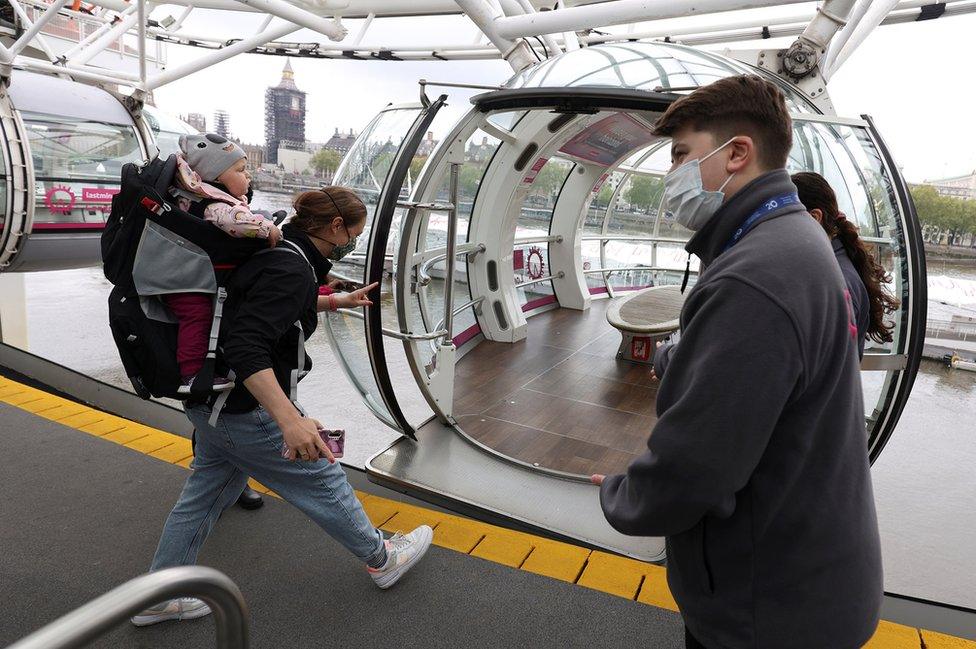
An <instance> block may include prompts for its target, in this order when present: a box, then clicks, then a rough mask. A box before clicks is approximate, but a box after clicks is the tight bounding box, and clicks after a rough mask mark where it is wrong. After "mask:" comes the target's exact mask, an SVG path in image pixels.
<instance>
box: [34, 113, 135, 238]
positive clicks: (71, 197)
mask: <svg viewBox="0 0 976 649" xmlns="http://www.w3.org/2000/svg"><path fill="white" fill-rule="evenodd" d="M21 116H22V118H23V121H24V128H25V129H26V131H27V139H28V142H29V144H30V153H31V158H32V159H33V162H34V178H35V192H36V208H35V212H34V229H35V230H37V229H39V228H38V225H40V226H41V228H40V229H43V228H44V224H61V223H97V224H100V223H104V221H105V219H106V218H107V217H108V212H109V208H110V204H111V201H112V196H113V195H114V194H116V193H117V192H118V188H119V177H120V176H121V173H122V165H124V164H126V163H129V162H140V161H141V160H142V157H143V155H142V150H141V149H140V147H139V140H138V138H137V136H136V131H135V128H134V127H133V126H131V125H123V124H108V123H102V122H93V121H88V120H83V119H78V118H71V117H65V116H63V115H51V114H45V113H31V112H23V113H21Z"/></svg>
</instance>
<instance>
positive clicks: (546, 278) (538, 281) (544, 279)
mask: <svg viewBox="0 0 976 649" xmlns="http://www.w3.org/2000/svg"><path fill="white" fill-rule="evenodd" d="M563 277H566V272H565V271H562V270H561V271H559V272H558V273H556V274H555V275H545V276H543V277H537V278H535V279H530V280H529V281H527V282H522V283H521V284H516V285H515V288H525V287H526V286H532V285H533V284H541V283H542V282H548V281H549V280H551V279H562V278H563Z"/></svg>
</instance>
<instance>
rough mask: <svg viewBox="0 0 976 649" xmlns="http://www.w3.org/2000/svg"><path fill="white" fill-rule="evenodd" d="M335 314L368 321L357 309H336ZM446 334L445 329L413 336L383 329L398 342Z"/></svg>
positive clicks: (386, 334)
mask: <svg viewBox="0 0 976 649" xmlns="http://www.w3.org/2000/svg"><path fill="white" fill-rule="evenodd" d="M335 312H336V313H341V314H342V315H347V316H349V317H350V318H356V319H357V320H365V319H366V316H365V315H363V313H362V312H361V311H357V310H356V309H336V310H335ZM446 333H447V332H446V331H444V330H443V329H439V330H437V331H432V332H430V333H426V334H411V333H405V332H402V331H396V330H394V329H387V328H386V327H383V335H384V336H387V337H388V338H396V339H397V340H434V339H435V338H440V337H441V336H443V335H444V334H446Z"/></svg>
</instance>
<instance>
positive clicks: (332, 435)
mask: <svg viewBox="0 0 976 649" xmlns="http://www.w3.org/2000/svg"><path fill="white" fill-rule="evenodd" d="M319 437H321V438H322V441H323V442H325V445H326V446H328V447H329V450H330V451H332V457H335V458H340V457H342V453H343V451H344V450H345V447H346V431H344V430H341V429H339V430H329V429H327V428H319ZM289 450H290V449H289V448H288V444H287V442H284V441H282V442H281V457H288V451H289Z"/></svg>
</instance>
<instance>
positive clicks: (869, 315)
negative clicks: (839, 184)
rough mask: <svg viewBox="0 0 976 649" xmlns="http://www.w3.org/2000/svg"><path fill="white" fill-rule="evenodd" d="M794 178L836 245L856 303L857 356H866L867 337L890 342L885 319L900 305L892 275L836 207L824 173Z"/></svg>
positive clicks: (802, 198) (809, 208) (805, 173)
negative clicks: (891, 288) (892, 287)
mask: <svg viewBox="0 0 976 649" xmlns="http://www.w3.org/2000/svg"><path fill="white" fill-rule="evenodd" d="M792 178H793V184H795V185H796V188H797V191H798V193H799V195H800V202H801V203H803V205H804V206H805V207H806V208H807V211H808V212H810V216H812V217H813V218H815V219H816V220H817V222H819V223H820V225H821V226H823V229H824V232H826V233H827V236H828V237H829V238H830V242H831V244H832V245H833V247H834V254H835V255H836V256H837V263H838V264H840V270H841V272H842V273H843V274H844V281H845V282H846V283H847V289H848V291H849V292H850V295H851V304H852V305H853V307H854V318H855V323H856V324H857V334H858V340H857V353H858V357H863V356H864V340H865V339H866V338H871V340H873V341H875V342H878V343H887V342H891V330H892V329H893V328H894V324H893V323H891V322H886V321H885V319H884V317H885V315H886V314H888V313H890V312H892V311H894V310H895V309H897V308H898V299H897V298H895V297H894V296H893V295H891V293H889V292H888V291H887V289H885V287H884V284H885V283H886V282H890V281H891V275H890V274H889V273H888V272H887V271H885V269H884V267H883V266H881V264H879V263H878V262H877V260H876V259H875V258H874V255H873V254H871V250H870V249H869V248H868V247H867V245H866V244H865V243H864V242H863V241H861V239H860V237H859V236H858V233H857V226H856V225H854V224H853V223H851V222H850V221H848V220H847V217H846V216H845V215H844V213H843V212H841V211H840V209H839V208H838V207H837V195H836V194H835V193H834V190H833V188H831V186H830V183H828V182H827V180H826V179H825V178H824V177H823V176H821V175H820V174H817V173H813V172H809V171H803V172H800V173H795V174H793V176H792Z"/></svg>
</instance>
